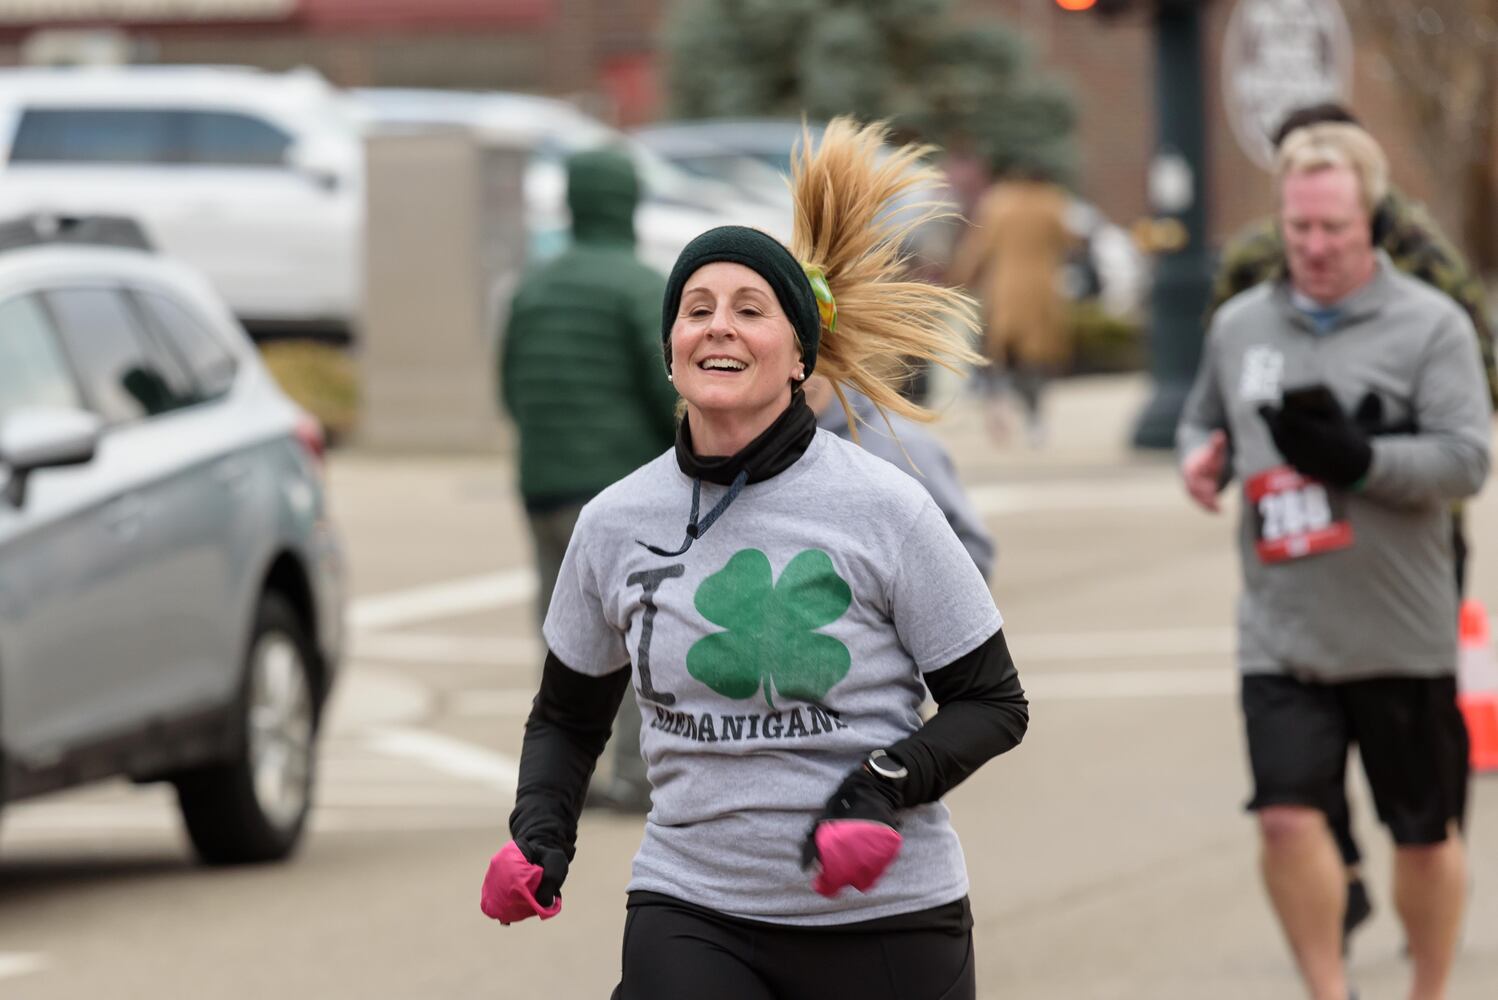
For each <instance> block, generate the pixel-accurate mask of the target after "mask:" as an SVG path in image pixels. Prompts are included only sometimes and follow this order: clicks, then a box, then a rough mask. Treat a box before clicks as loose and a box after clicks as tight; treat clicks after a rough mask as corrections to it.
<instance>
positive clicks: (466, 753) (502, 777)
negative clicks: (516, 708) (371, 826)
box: [364, 729, 520, 795]
mask: <svg viewBox="0 0 1498 1000" xmlns="http://www.w3.org/2000/svg"><path fill="white" fill-rule="evenodd" d="M364 741H365V745H367V746H368V747H370V748H371V749H373V750H376V751H378V752H380V753H383V754H387V755H389V756H391V757H406V758H410V759H412V760H418V761H421V762H422V763H423V764H426V765H427V766H428V767H431V768H432V769H434V770H437V771H441V772H443V773H445V774H451V775H455V776H457V777H460V778H467V779H469V780H471V781H476V782H478V783H479V784H482V785H487V786H489V787H490V788H492V789H494V790H496V791H499V792H502V793H504V794H506V795H512V794H514V792H515V786H516V785H517V784H518V783H519V781H520V764H519V762H518V761H516V760H515V759H514V758H513V757H508V756H506V755H504V754H501V753H495V752H494V751H493V750H488V749H486V748H484V747H481V746H478V745H476V744H473V743H465V742H463V741H462V740H455V739H452V738H451V737H447V736H442V735H441V734H439V733H434V732H430V731H428V730H424V729H383V730H377V731H375V732H373V733H370V734H369V735H368V736H366V737H365V740H364Z"/></svg>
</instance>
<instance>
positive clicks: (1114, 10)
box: [1056, 0, 1142, 16]
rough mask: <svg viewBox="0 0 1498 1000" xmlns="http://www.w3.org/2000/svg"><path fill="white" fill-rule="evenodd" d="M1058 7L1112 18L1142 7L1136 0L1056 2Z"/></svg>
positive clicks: (1061, 0) (1074, 0)
mask: <svg viewBox="0 0 1498 1000" xmlns="http://www.w3.org/2000/svg"><path fill="white" fill-rule="evenodd" d="M1056 6H1057V7H1060V8H1061V9H1062V10H1066V11H1086V12H1088V13H1092V14H1102V15H1104V16H1111V15H1113V14H1122V13H1124V12H1125V11H1127V10H1128V9H1129V8H1130V7H1137V6H1142V5H1141V4H1140V3H1138V2H1136V0H1056Z"/></svg>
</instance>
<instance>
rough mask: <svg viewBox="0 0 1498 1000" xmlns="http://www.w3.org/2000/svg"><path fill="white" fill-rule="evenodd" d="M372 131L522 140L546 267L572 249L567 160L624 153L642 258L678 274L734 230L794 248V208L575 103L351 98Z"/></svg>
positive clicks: (538, 253) (530, 217)
mask: <svg viewBox="0 0 1498 1000" xmlns="http://www.w3.org/2000/svg"><path fill="white" fill-rule="evenodd" d="M349 96H350V99H351V102H352V105H351V106H352V108H353V114H355V115H356V117H358V118H359V119H360V121H361V122H362V123H363V125H364V127H365V128H366V129H392V128H393V129H399V128H408V127H422V126H429V125H461V126H464V127H467V128H470V129H473V130H474V131H475V132H476V133H479V134H486V133H487V134H498V135H502V136H505V137H506V138H508V139H509V140H511V141H514V140H517V139H518V140H519V141H520V142H522V143H523V144H525V145H528V146H529V147H530V148H532V149H533V150H534V155H533V157H532V160H531V164H530V168H529V170H528V172H527V176H526V179H525V199H526V212H527V220H526V226H527V229H528V230H529V234H530V235H529V245H528V247H527V256H528V257H529V259H531V260H541V259H545V258H546V257H549V256H552V255H554V254H556V253H558V252H560V251H561V250H562V248H563V247H564V246H566V243H567V240H568V239H569V234H570V230H569V225H570V219H569V216H568V213H567V199H566V190H567V181H566V170H565V161H566V158H567V157H568V156H569V155H571V154H572V153H575V152H579V151H581V150H586V149H596V148H599V147H604V146H610V147H615V148H618V149H620V150H621V151H623V152H624V153H626V154H627V155H629V156H630V158H631V159H633V160H634V163H635V168H636V169H637V170H638V171H639V174H640V180H641V188H642V198H641V204H640V207H639V208H638V210H637V211H636V214H635V229H636V235H637V237H638V240H639V245H640V253H641V256H642V257H643V258H644V259H645V260H646V261H647V262H648V263H650V264H652V265H653V266H655V267H656V268H659V269H660V270H662V271H669V270H670V269H671V266H672V265H673V264H675V263H676V258H677V256H678V255H679V254H680V253H681V250H682V248H683V247H684V246H686V245H687V243H689V242H690V241H691V240H692V239H693V238H694V237H696V236H697V235H699V234H700V233H702V232H704V231H705V230H708V229H711V228H712V227H713V226H718V225H723V224H725V223H739V224H742V225H749V226H755V227H757V228H760V229H763V230H765V231H766V232H771V233H774V234H775V235H777V236H779V237H781V238H783V239H789V237H790V224H791V217H790V202H789V200H787V201H786V202H785V203H784V205H767V204H765V203H763V202H762V201H759V200H756V199H755V198H752V197H749V196H747V195H746V194H745V193H744V192H742V191H740V190H738V189H737V188H736V187H734V186H733V185H732V184H728V183H724V182H723V181H719V180H714V179H711V178H707V177H700V176H694V175H692V174H691V173H689V172H687V171H684V170H682V169H680V168H679V167H676V166H674V165H673V164H671V163H669V162H667V161H666V160H664V159H663V158H661V157H659V156H657V155H655V154H654V153H653V152H651V151H650V150H649V149H647V148H646V147H644V146H643V145H641V144H640V143H638V142H636V141H634V140H632V139H631V138H630V137H628V136H626V135H624V134H623V133H621V132H619V131H617V130H615V129H612V128H610V127H609V126H607V125H605V124H604V123H603V122H600V121H598V120H597V119H596V118H593V117H591V116H589V115H587V114H585V113H584V112H582V111H581V110H579V109H578V108H576V107H575V106H573V105H571V104H569V103H567V102H566V101H560V100H556V99H554V98H548V97H538V96H534V95H530V94H515V93H508V92H502V91H455V90H423V89H404V88H379V87H376V88H362V89H355V90H352V91H350V92H349Z"/></svg>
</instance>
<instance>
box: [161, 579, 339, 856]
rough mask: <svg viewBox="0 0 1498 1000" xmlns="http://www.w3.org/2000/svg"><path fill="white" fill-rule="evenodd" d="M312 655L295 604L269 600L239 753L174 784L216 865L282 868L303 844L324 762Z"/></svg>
mask: <svg viewBox="0 0 1498 1000" xmlns="http://www.w3.org/2000/svg"><path fill="white" fill-rule="evenodd" d="M310 650H311V643H310V641H309V639H308V637H307V635H306V631H305V629H304V628H303V627H302V623H301V621H300V620H299V619H298V618H297V615H296V613H295V612H294V611H293V610H292V609H291V605H290V604H288V603H287V602H286V600H285V599H284V598H282V597H281V596H280V595H279V594H276V593H267V594H265V595H264V596H263V597H262V598H261V599H260V607H259V609H258V611H257V613H256V616H255V631H254V633H253V635H252V637H251V640H250V649H249V654H248V659H247V662H246V664H245V681H244V692H243V694H242V696H241V698H240V699H239V706H238V711H239V719H238V720H237V724H238V725H239V726H240V727H241V732H242V737H243V738H242V739H241V740H240V741H239V745H240V750H239V754H238V756H237V757H236V759H234V760H231V761H229V762H227V763H225V764H220V765H215V766H211V767H205V768H199V769H197V770H194V771H192V772H189V773H187V774H183V775H179V776H178V777H176V778H175V779H174V783H175V784H176V786H177V801H178V803H179V804H180V806H181V808H182V817H183V819H184V820H185V821H186V823H187V832H188V835H189V836H190V837H191V838H192V843H193V847H194V848H196V850H197V852H198V856H199V857H201V858H202V859H203V860H204V861H206V862H208V863H209V864H243V863H248V862H257V861H276V860H279V859H281V858H284V857H286V856H287V855H288V854H290V853H291V852H292V850H293V849H295V847H296V845H297V841H298V840H299V839H300V837H301V834H302V828H303V827H304V826H305V825H306V821H307V813H308V812H309V811H310V809H311V806H312V776H313V769H314V764H315V762H316V758H315V755H316V736H317V709H316V704H315V702H314V697H313V693H312V692H313V687H312V674H311V670H310V668H309V664H310V662H311V660H310Z"/></svg>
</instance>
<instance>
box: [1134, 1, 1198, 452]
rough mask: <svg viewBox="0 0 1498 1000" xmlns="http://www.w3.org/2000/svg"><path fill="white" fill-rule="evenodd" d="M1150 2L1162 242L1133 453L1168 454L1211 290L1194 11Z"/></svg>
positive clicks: (1154, 196)
mask: <svg viewBox="0 0 1498 1000" xmlns="http://www.w3.org/2000/svg"><path fill="white" fill-rule="evenodd" d="M1202 6H1203V4H1202V3H1199V2H1196V0H1157V2H1156V4H1155V10H1154V11H1153V16H1154V18H1155V108H1156V142H1155V158H1154V160H1153V162H1152V163H1151V165H1150V183H1149V188H1150V190H1149V197H1150V207H1151V209H1152V211H1153V212H1154V214H1155V218H1156V220H1157V222H1156V226H1155V227H1154V228H1155V229H1156V231H1157V232H1161V233H1163V234H1164V235H1165V238H1164V239H1163V240H1162V241H1161V245H1160V246H1159V248H1158V251H1159V252H1158V253H1157V255H1156V258H1155V281H1154V288H1153V290H1152V293H1151V299H1150V329H1149V338H1150V342H1149V347H1150V349H1149V357H1150V375H1151V379H1152V381H1153V383H1154V385H1153V389H1152V393H1151V397H1150V401H1149V403H1148V404H1147V405H1146V406H1145V408H1144V412H1143V413H1142V414H1140V416H1139V422H1138V423H1137V424H1136V425H1135V427H1134V445H1135V447H1138V448H1170V447H1173V446H1174V444H1175V428H1176V423H1177V421H1178V420H1179V419H1180V416H1181V410H1182V409H1183V408H1184V406H1185V403H1186V395H1187V393H1188V392H1190V390H1191V383H1192V380H1193V379H1194V378H1195V376H1196V366H1197V363H1198V362H1199V361H1200V360H1201V349H1202V336H1203V335H1202V317H1203V316H1204V315H1205V313H1206V309H1207V303H1208V300H1209V297H1210V295H1211V288H1212V266H1213V265H1212V258H1211V255H1210V254H1209V253H1208V250H1207V192H1206V183H1205V182H1206V177H1207V162H1206V119H1205V115H1204V113H1203V109H1202V89H1203V88H1202V44H1201V20H1202V18H1201V8H1202Z"/></svg>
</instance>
